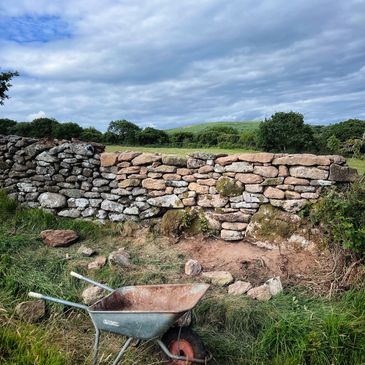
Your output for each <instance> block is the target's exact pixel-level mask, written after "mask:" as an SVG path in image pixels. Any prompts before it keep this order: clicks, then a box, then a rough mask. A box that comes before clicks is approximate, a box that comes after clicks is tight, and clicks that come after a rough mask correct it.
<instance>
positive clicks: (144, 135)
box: [137, 127, 169, 146]
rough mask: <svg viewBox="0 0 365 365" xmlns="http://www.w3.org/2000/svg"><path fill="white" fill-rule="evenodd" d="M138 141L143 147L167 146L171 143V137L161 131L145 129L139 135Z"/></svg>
mask: <svg viewBox="0 0 365 365" xmlns="http://www.w3.org/2000/svg"><path fill="white" fill-rule="evenodd" d="M137 141H138V143H139V144H141V145H152V144H153V145H159V146H161V145H165V144H168V143H169V135H168V134H167V133H166V132H165V131H162V130H160V129H155V128H151V127H147V128H144V129H143V130H142V131H141V132H139V133H138V135H137Z"/></svg>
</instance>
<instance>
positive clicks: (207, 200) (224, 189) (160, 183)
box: [0, 136, 357, 240]
mask: <svg viewBox="0 0 365 365" xmlns="http://www.w3.org/2000/svg"><path fill="white" fill-rule="evenodd" d="M356 178H357V173H356V170H354V169H351V168H349V167H348V166H347V165H346V160H345V159H344V158H343V157H341V156H336V155H328V156H317V155H309V154H300V155H288V154H273V153H250V154H235V155H225V154H211V153H202V152H196V153H192V154H190V156H188V157H184V156H176V155H161V154H152V153H138V152H131V151H128V152H116V153H105V152H103V146H100V145H96V144H88V143H80V142H69V141H57V140H52V141H47V140H35V139H30V138H22V137H17V136H0V187H2V188H3V189H4V190H5V191H6V192H7V193H8V194H9V195H10V196H12V197H14V198H15V199H17V200H18V201H20V202H22V203H24V204H26V205H29V206H31V207H43V208H45V209H48V210H50V211H52V212H54V213H55V214H58V215H60V216H65V217H72V218H88V219H100V220H104V219H109V220H111V221H116V222H120V221H125V220H127V219H132V220H143V219H147V218H152V217H159V216H161V215H163V214H164V213H165V212H166V211H167V210H169V209H200V210H201V211H203V213H204V216H205V217H206V220H207V222H208V224H209V225H210V226H211V227H212V228H214V229H216V230H219V231H220V236H221V237H222V238H223V239H226V240H239V239H241V238H243V237H244V233H245V230H246V227H247V225H248V223H249V222H250V220H251V217H252V215H253V214H254V213H256V212H257V210H258V208H259V207H260V205H261V204H271V205H273V206H275V207H279V208H281V209H283V210H285V211H288V212H291V213H296V212H298V211H299V210H301V209H302V208H303V207H304V206H305V205H306V204H307V203H308V202H315V201H317V200H318V198H319V197H320V195H321V193H322V191H323V188H324V187H327V186H331V185H334V184H341V183H348V182H351V181H354V180H355V179H356Z"/></svg>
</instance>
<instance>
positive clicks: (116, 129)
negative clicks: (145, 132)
mask: <svg viewBox="0 0 365 365" xmlns="http://www.w3.org/2000/svg"><path fill="white" fill-rule="evenodd" d="M140 131H141V128H140V127H138V125H136V124H134V123H132V122H128V121H127V120H124V119H123V120H115V121H112V122H110V124H109V127H108V132H110V133H113V134H114V135H116V136H117V141H116V143H120V144H124V145H128V144H130V145H134V144H135V143H136V142H137V134H138V133H139V132H140ZM113 143H114V142H113Z"/></svg>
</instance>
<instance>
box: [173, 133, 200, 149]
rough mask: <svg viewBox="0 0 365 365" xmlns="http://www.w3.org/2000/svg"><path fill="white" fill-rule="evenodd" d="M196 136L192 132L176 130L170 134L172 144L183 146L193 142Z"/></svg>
mask: <svg viewBox="0 0 365 365" xmlns="http://www.w3.org/2000/svg"><path fill="white" fill-rule="evenodd" d="M194 140H195V136H194V134H193V133H191V132H176V133H174V134H171V135H170V143H171V145H172V146H176V147H183V146H187V145H189V144H191V143H193V142H194Z"/></svg>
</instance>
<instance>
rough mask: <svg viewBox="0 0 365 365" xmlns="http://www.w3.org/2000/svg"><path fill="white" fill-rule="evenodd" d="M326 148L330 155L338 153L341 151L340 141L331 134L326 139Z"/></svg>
mask: <svg viewBox="0 0 365 365" xmlns="http://www.w3.org/2000/svg"><path fill="white" fill-rule="evenodd" d="M327 148H328V149H329V150H330V151H331V152H332V153H339V152H340V149H341V141H340V140H339V139H338V138H337V137H336V136H335V135H334V134H332V136H331V137H329V138H328V139H327Z"/></svg>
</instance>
